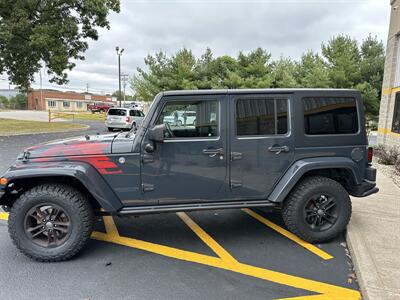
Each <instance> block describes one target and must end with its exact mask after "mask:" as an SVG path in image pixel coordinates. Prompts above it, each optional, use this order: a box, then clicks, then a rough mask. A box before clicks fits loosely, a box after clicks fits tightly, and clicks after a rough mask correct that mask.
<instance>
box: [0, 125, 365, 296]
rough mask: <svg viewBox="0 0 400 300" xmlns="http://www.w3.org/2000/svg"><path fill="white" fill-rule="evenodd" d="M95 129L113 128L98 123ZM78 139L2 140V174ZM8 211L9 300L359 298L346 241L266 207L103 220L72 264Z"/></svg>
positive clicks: (5, 266)
mask: <svg viewBox="0 0 400 300" xmlns="http://www.w3.org/2000/svg"><path fill="white" fill-rule="evenodd" d="M91 125H92V128H91V129H89V130H88V131H87V132H81V133H82V134H86V133H95V132H100V133H101V132H104V128H103V124H102V123H97V124H91ZM75 135H77V133H76V132H73V133H62V134H47V135H31V136H14V137H0V172H3V171H4V170H5V169H6V168H7V167H8V165H9V164H10V163H12V161H13V160H14V159H15V157H16V155H17V153H19V152H20V151H22V150H23V149H24V148H25V147H27V146H30V145H33V144H37V143H39V142H44V141H47V140H54V139H60V138H65V137H69V136H75ZM6 217H7V216H6V215H5V214H3V213H2V214H0V219H2V220H0V299H54V298H60V299H187V298H191V299H243V298H246V299H284V298H293V299H308V297H310V299H358V298H360V294H359V292H358V285H357V282H356V279H355V276H354V273H353V270H352V263H351V259H350V256H349V254H348V250H347V247H346V244H345V242H344V237H343V236H341V237H339V238H337V239H336V240H334V241H332V242H330V243H325V244H321V245H319V244H318V245H311V244H308V243H306V242H303V241H301V240H299V239H298V238H296V237H295V236H293V235H292V234H290V233H289V232H287V231H286V229H285V227H284V225H283V222H282V220H281V218H280V216H279V215H278V214H276V213H271V212H266V211H263V210H239V209H236V210H225V211H206V212H191V213H177V214H175V213H170V214H162V215H148V216H141V217H139V218H133V217H131V218H115V217H114V218H112V217H105V218H98V222H97V224H96V230H95V232H94V233H93V236H92V240H91V241H90V243H89V245H88V247H87V248H86V249H85V250H84V251H83V253H81V254H80V255H79V256H77V257H76V258H74V259H73V260H71V261H68V262H62V263H53V264H44V263H37V262H34V261H31V260H29V259H28V258H26V257H25V256H23V255H22V254H20V253H19V252H18V251H17V250H16V249H15V248H14V246H13V245H12V243H11V241H10V239H9V237H8V233H7V227H6V220H5V219H6Z"/></svg>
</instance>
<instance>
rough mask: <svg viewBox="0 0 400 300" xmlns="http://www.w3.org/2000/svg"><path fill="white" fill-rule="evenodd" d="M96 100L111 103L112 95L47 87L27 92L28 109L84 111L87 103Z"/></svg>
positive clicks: (95, 101)
mask: <svg viewBox="0 0 400 300" xmlns="http://www.w3.org/2000/svg"><path fill="white" fill-rule="evenodd" d="M97 102H101V103H113V97H112V96H110V95H94V94H89V93H75V92H61V91H57V90H47V89H45V90H30V91H29V92H28V109H32V110H56V111H86V110H87V107H88V105H89V104H92V103H97Z"/></svg>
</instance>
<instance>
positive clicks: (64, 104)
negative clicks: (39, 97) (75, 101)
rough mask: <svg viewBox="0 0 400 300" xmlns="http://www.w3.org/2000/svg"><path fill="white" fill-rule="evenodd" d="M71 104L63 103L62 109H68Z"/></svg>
mask: <svg viewBox="0 0 400 300" xmlns="http://www.w3.org/2000/svg"><path fill="white" fill-rule="evenodd" d="M70 105H71V103H70V102H69V101H63V107H64V108H69V107H70Z"/></svg>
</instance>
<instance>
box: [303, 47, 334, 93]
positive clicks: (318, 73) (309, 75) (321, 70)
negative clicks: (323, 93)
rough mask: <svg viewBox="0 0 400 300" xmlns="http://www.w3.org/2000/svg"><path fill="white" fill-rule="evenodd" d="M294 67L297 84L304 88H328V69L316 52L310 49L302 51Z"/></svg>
mask: <svg viewBox="0 0 400 300" xmlns="http://www.w3.org/2000/svg"><path fill="white" fill-rule="evenodd" d="M296 67H297V68H296V77H297V80H298V83H299V86H301V87H305V88H328V87H330V86H331V82H330V80H329V69H328V68H327V66H326V64H325V62H324V60H323V59H322V58H321V57H320V56H319V55H318V54H316V53H314V52H312V51H308V52H306V53H304V54H303V55H302V57H301V59H300V62H299V63H298V64H297V66H296Z"/></svg>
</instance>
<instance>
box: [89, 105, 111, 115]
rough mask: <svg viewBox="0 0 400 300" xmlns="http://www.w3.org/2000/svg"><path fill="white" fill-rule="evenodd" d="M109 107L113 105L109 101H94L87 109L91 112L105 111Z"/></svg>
mask: <svg viewBox="0 0 400 300" xmlns="http://www.w3.org/2000/svg"><path fill="white" fill-rule="evenodd" d="M111 107H113V105H112V104H111V103H103V102H95V103H93V104H90V105H88V110H90V111H91V112H92V113H95V112H100V113H105V112H107V111H108V110H109V109H110V108H111Z"/></svg>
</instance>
